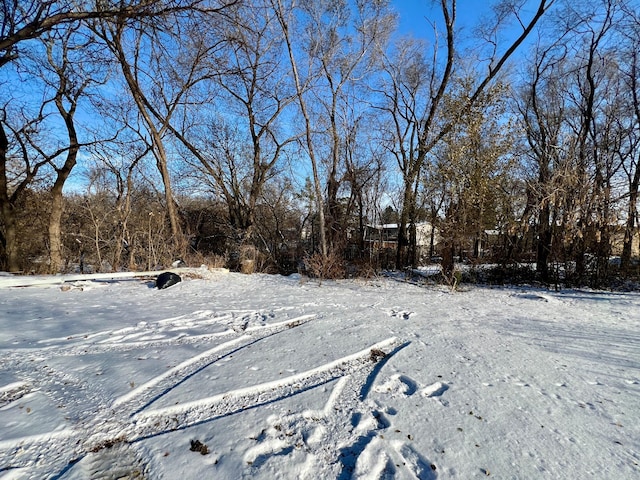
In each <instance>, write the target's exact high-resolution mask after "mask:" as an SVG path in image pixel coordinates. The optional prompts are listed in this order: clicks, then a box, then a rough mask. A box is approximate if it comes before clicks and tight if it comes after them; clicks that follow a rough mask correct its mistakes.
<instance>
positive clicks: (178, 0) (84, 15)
mask: <svg viewBox="0 0 640 480" xmlns="http://www.w3.org/2000/svg"><path fill="white" fill-rule="evenodd" d="M238 1H239V0H227V1H221V2H219V3H218V4H215V3H214V4H211V2H209V1H206V0H160V1H153V2H150V1H147V0H137V1H131V2H119V1H115V0H107V1H100V2H94V1H90V0H80V1H74V2H68V1H64V0H21V1H3V2H2V7H1V8H2V10H1V13H2V15H1V16H0V67H2V66H3V65H6V64H7V63H9V62H12V61H14V60H16V59H17V58H18V56H19V47H20V45H21V44H22V43H23V42H25V41H28V40H33V39H36V38H39V37H41V36H42V35H43V34H45V33H47V32H49V31H51V30H54V29H56V28H57V27H65V26H67V25H77V24H78V23H79V22H82V21H85V20H95V19H116V18H119V19H121V20H122V19H126V18H139V19H142V18H146V19H149V18H156V17H161V16H164V15H166V14H168V13H175V12H181V11H188V10H193V9H198V10H205V11H220V10H222V9H224V8H226V7H228V6H230V5H233V4H235V3H238Z"/></svg>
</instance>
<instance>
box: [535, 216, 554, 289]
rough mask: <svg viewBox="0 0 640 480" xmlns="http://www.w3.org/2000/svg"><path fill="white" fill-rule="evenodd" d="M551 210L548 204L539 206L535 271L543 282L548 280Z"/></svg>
mask: <svg viewBox="0 0 640 480" xmlns="http://www.w3.org/2000/svg"><path fill="white" fill-rule="evenodd" d="M550 219H551V212H550V208H549V205H548V204H545V205H543V206H542V207H541V208H540V213H539V214H538V227H537V230H538V231H537V233H538V244H537V247H536V271H537V272H538V274H539V275H540V279H541V280H542V281H543V282H547V281H548V280H549V256H550V254H551V240H552V235H551V225H550V223H549V221H550Z"/></svg>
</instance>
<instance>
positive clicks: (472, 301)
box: [0, 270, 640, 480]
mask: <svg viewBox="0 0 640 480" xmlns="http://www.w3.org/2000/svg"><path fill="white" fill-rule="evenodd" d="M204 272H205V271H204V270H201V271H199V272H198V271H194V274H193V275H185V276H184V281H183V282H181V283H179V284H177V285H175V286H172V287H170V288H168V289H166V290H158V289H156V288H154V284H153V280H152V279H150V278H118V279H114V278H112V277H110V276H102V277H86V276H85V277H82V278H71V277H63V278H61V277H47V278H37V279H33V278H32V279H31V280H33V282H32V286H27V287H15V286H10V285H15V282H16V280H15V279H14V278H12V277H9V276H3V277H0V287H2V288H0V325H1V329H0V363H1V369H0V426H1V427H0V478H2V479H22V478H25V479H38V480H39V479H85V478H89V479H115V478H146V479H153V480H155V479H181V480H182V479H191V478H193V479H195V478H203V479H204V478H211V479H230V480H231V479H233V480H236V479H241V478H251V479H253V478H257V479H277V478H281V479H314V480H315V479H342V480H346V479H436V478H439V479H450V478H453V479H465V480H466V479H470V478H486V477H487V476H488V477H490V478H501V479H511V478H514V479H533V478H549V479H583V478H598V479H632V478H640V466H639V464H640V294H639V293H637V292H630V293H619V292H613V293H612V292H596V291H578V290H562V291H559V292H555V291H547V290H543V289H533V288H522V287H511V288H488V287H478V286H476V287H469V286H464V285H463V286H462V287H460V288H459V289H458V290H457V291H452V290H451V289H448V288H446V287H441V286H419V285H414V284H411V283H407V282H404V281H402V279H397V278H396V279H392V278H376V279H371V280H349V281H346V280H345V281H339V282H323V283H322V284H319V283H318V282H316V281H311V280H308V279H305V278H303V277H300V276H297V275H296V276H291V277H280V276H267V275H251V276H248V275H241V274H234V273H223V272H220V271H216V272H208V271H207V273H206V274H205V273H204ZM64 280H66V282H65V283H63V281H64ZM11 282H14V283H11ZM27 283H28V282H27Z"/></svg>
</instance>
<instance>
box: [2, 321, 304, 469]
mask: <svg viewBox="0 0 640 480" xmlns="http://www.w3.org/2000/svg"><path fill="white" fill-rule="evenodd" d="M313 318H315V316H314V315H304V316H301V317H297V318H294V319H291V320H287V321H283V322H279V323H275V324H269V325H265V326H252V327H247V328H245V330H244V335H241V336H240V337H238V338H236V339H233V340H231V341H229V342H226V343H224V344H222V345H219V346H217V347H214V348H212V349H210V350H208V351H206V352H204V353H202V354H199V355H196V356H195V357H192V358H190V359H188V360H186V361H184V362H182V363H181V364H180V365H178V366H177V367H175V368H173V369H171V370H170V371H169V372H165V373H164V374H162V375H159V376H157V377H155V378H153V379H151V380H149V381H148V382H146V383H145V384H143V385H142V386H140V387H139V388H137V389H136V390H135V391H134V392H130V393H129V394H127V395H125V396H122V397H120V398H119V399H117V400H116V402H115V403H113V404H110V405H107V404H105V401H104V399H105V398H108V396H107V395H106V394H104V393H103V392H102V391H101V389H99V388H98V389H96V387H95V386H93V387H91V386H90V385H88V384H87V382H85V381H80V380H78V379H76V378H75V377H74V376H71V375H69V374H67V373H64V372H57V371H55V370H54V369H52V368H50V367H48V366H47V365H44V366H41V367H39V368H35V369H34V368H33V366H32V365H30V363H31V362H29V359H30V358H31V359H32V357H31V356H30V355H29V353H26V352H16V353H17V354H18V355H17V357H19V358H12V360H11V362H10V363H12V364H16V365H20V368H16V370H18V371H20V370H21V371H22V373H23V375H21V376H23V377H25V378H27V379H28V380H29V381H27V382H25V384H26V385H27V386H29V385H38V386H39V390H42V391H43V393H45V394H46V395H47V396H49V397H50V398H52V399H53V400H54V401H55V402H60V401H62V400H66V401H70V400H73V398H74V395H71V396H68V395H65V394H63V393H60V392H59V390H60V388H59V387H60V385H64V388H63V389H62V390H65V389H72V388H75V389H76V390H81V391H83V393H84V395H82V396H80V398H79V399H77V400H78V403H82V405H80V404H79V405H77V406H74V408H73V411H76V412H81V414H80V415H78V417H79V418H78V419H77V420H75V422H76V425H75V426H74V427H71V428H67V429H63V430H60V431H56V432H50V433H46V434H42V435H35V436H29V437H21V438H16V439H11V440H5V441H0V472H2V471H8V470H13V469H17V468H29V469H35V470H36V472H35V476H32V477H31V478H37V479H40V478H47V473H46V472H49V471H51V470H52V469H58V470H60V469H62V470H63V471H64V466H65V465H66V464H68V463H69V464H75V463H77V462H78V461H79V460H80V459H82V458H83V457H84V456H86V455H87V454H88V453H91V452H93V453H95V452H98V451H100V450H103V449H105V448H110V447H112V446H114V445H118V444H121V443H123V442H128V441H129V439H128V438H127V437H126V433H127V425H129V424H130V423H131V421H132V420H131V418H130V417H131V416H132V415H135V413H137V412H139V411H140V410H142V409H144V408H145V407H146V406H147V405H149V404H151V403H153V401H155V400H156V399H158V398H160V397H161V396H162V395H164V394H166V393H167V392H168V391H170V390H171V389H173V388H175V386H177V385H179V384H180V383H182V382H183V381H185V380H186V379H187V378H189V377H190V376H192V375H194V374H195V373H197V372H198V371H200V370H202V369H203V368H205V367H206V366H208V365H211V364H212V363H215V362H216V361H217V360H218V359H220V358H223V357H224V356H226V355H228V354H229V353H231V352H235V351H238V350H240V349H242V348H244V347H246V346H248V345H250V344H253V343H255V342H257V341H260V340H262V339H264V338H267V337H270V336H272V335H275V334H277V333H280V332H282V331H285V330H288V329H291V328H295V327H297V326H300V325H302V324H304V323H306V322H308V321H310V320H311V319H313ZM234 334H235V335H238V332H234ZM216 336H219V335H216ZM151 343H152V342H151ZM144 345H149V344H148V343H145V344H143V346H144ZM74 348H83V350H84V349H85V348H84V347H74ZM50 349H51V347H47V350H50ZM54 351H56V352H57V350H54ZM91 352H92V353H93V347H92V349H91ZM3 363H6V362H3ZM43 387H44V388H43ZM49 387H51V388H49ZM75 397H77V395H75ZM59 439H63V440H62V441H60V440H59Z"/></svg>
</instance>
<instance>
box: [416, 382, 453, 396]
mask: <svg viewBox="0 0 640 480" xmlns="http://www.w3.org/2000/svg"><path fill="white" fill-rule="evenodd" d="M447 390H449V385H447V384H446V383H442V382H436V383H433V384H431V385H429V386H427V387H424V388H423V389H422V390H420V393H421V394H422V396H423V397H427V398H433V397H440V396H442V394H443V393H444V392H446V391H447Z"/></svg>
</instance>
